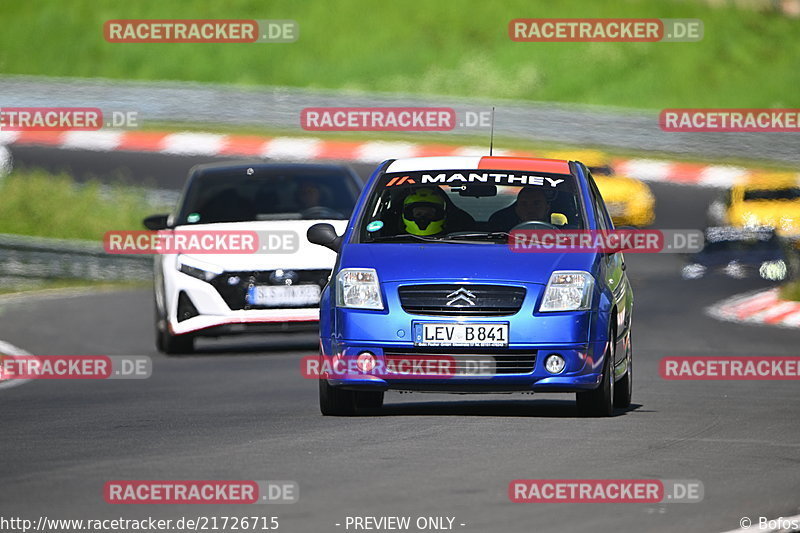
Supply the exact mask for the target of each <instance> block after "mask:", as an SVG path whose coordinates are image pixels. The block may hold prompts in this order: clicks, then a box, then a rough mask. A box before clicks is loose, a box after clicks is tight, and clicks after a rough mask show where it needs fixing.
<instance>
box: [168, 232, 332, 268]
mask: <svg viewBox="0 0 800 533" xmlns="http://www.w3.org/2000/svg"><path fill="white" fill-rule="evenodd" d="M318 222H328V223H330V224H332V225H333V227H334V228H336V231H337V233H340V234H341V233H343V232H344V229H345V228H346V227H347V221H346V220H324V221H321V220H270V221H258V222H231V223H224V224H197V225H185V226H178V227H177V228H175V230H174V231H176V232H183V231H204V232H205V231H208V232H216V231H256V232H259V239H260V240H261V239H262V237H263V235H264V233H266V234H269V235H275V236H277V235H289V236H290V238H292V239H293V240H294V243H296V246H293V249H294V251H269V250H267V251H264V250H261V251H259V253H247V254H234V253H227V254H206V253H202V254H182V255H183V256H184V257H190V258H192V259H196V260H197V261H200V262H203V263H208V264H211V265H214V266H217V267H220V268H222V269H223V270H225V271H227V272H231V271H247V270H274V269H276V268H284V269H285V268H290V269H295V270H311V269H313V270H316V269H332V268H333V265H334V263H335V261H336V254H335V253H334V252H333V251H331V250H329V249H327V248H324V247H322V246H318V245H316V244H311V243H310V242H308V240H307V239H306V231H307V230H308V228H309V227H311V226H313V225H314V224H316V223H318ZM261 232H264V233H261ZM259 244H261V242H259Z"/></svg>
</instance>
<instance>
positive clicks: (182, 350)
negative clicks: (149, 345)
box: [156, 330, 194, 355]
mask: <svg viewBox="0 0 800 533" xmlns="http://www.w3.org/2000/svg"><path fill="white" fill-rule="evenodd" d="M156 344H160V345H161V346H163V349H162V350H161V351H162V352H164V353H165V354H167V355H178V354H187V353H192V352H194V337H192V336H191V335H173V334H171V333H170V332H169V331H167V330H164V331H162V332H161V340H160V341H159V342H157V343H156Z"/></svg>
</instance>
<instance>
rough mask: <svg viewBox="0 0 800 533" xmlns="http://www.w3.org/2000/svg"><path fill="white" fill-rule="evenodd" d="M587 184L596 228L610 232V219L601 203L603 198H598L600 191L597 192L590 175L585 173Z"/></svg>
mask: <svg viewBox="0 0 800 533" xmlns="http://www.w3.org/2000/svg"><path fill="white" fill-rule="evenodd" d="M586 176H587V177H588V180H587V181H588V182H589V195H590V196H591V197H592V209H593V210H594V216H595V219H596V220H597V228H598V229H601V230H610V229H612V228H613V226H612V225H611V217H609V216H608V211H606V205H605V204H604V203H603V197H602V196H600V191H599V190H597V185H596V184H595V183H594V179H593V178H592V175H591V173H589V172H587V173H586Z"/></svg>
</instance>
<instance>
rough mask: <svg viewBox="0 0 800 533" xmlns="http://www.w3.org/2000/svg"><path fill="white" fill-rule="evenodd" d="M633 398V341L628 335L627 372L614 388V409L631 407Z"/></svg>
mask: <svg viewBox="0 0 800 533" xmlns="http://www.w3.org/2000/svg"><path fill="white" fill-rule="evenodd" d="M632 397H633V341H632V340H631V336H630V333H629V334H628V370H627V372H625V376H624V377H623V378H622V379H621V380H619V381H618V382H617V384H616V385H615V386H614V407H621V408H627V407H630V406H631V398H632Z"/></svg>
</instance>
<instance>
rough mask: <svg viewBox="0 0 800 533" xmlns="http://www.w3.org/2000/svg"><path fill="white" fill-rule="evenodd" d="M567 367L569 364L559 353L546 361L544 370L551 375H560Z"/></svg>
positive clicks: (548, 357)
mask: <svg viewBox="0 0 800 533" xmlns="http://www.w3.org/2000/svg"><path fill="white" fill-rule="evenodd" d="M566 366H567V362H566V361H564V358H563V357H561V356H560V355H558V354H557V353H551V354H550V355H548V356H547V359H545V360H544V368H545V369H546V370H547V371H548V372H550V373H551V374H560V373H561V372H563V371H564V367H566Z"/></svg>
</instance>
